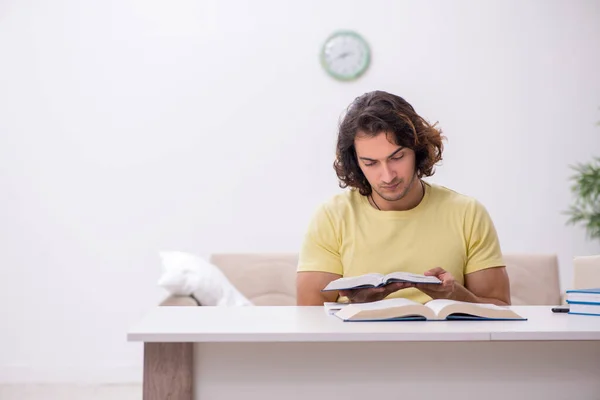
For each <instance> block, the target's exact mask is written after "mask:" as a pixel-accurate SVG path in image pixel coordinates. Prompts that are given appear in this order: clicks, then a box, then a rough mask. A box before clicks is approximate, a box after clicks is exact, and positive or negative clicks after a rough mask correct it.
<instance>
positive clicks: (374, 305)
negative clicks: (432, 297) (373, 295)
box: [350, 298, 421, 310]
mask: <svg viewBox="0 0 600 400" xmlns="http://www.w3.org/2000/svg"><path fill="white" fill-rule="evenodd" d="M414 305H418V306H420V305H421V303H417V302H416V301H412V300H409V299H402V298H394V299H383V300H379V301H372V302H370V303H352V304H351V305H350V306H352V308H353V309H360V310H382V309H385V308H390V307H401V306H414Z"/></svg>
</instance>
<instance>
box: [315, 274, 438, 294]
mask: <svg viewBox="0 0 600 400" xmlns="http://www.w3.org/2000/svg"><path fill="white" fill-rule="evenodd" d="M393 282H411V283H433V284H440V283H442V281H440V280H439V279H438V278H436V277H435V276H425V275H419V274H412V273H410V272H392V273H390V274H387V275H383V274H365V275H360V276H350V277H346V278H339V279H336V280H334V281H331V282H329V284H328V285H327V286H325V287H324V288H323V289H322V290H321V291H322V292H328V291H331V290H345V289H361V288H369V287H380V286H385V285H388V284H390V283H393Z"/></svg>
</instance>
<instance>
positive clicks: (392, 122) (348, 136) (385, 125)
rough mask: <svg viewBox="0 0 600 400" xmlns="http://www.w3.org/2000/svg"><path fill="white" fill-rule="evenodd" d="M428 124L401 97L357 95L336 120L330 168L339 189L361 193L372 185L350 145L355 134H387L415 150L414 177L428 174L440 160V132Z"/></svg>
mask: <svg viewBox="0 0 600 400" xmlns="http://www.w3.org/2000/svg"><path fill="white" fill-rule="evenodd" d="M435 125H436V124H433V125H431V124H429V123H428V122H427V121H425V120H424V119H423V118H422V117H421V116H419V115H418V114H417V113H416V112H415V109H414V108H413V107H412V106H411V105H410V104H409V103H408V102H407V101H406V100H404V99H403V98H402V97H399V96H396V95H393V94H390V93H387V92H383V91H374V92H369V93H365V94H364V95H362V96H360V97H357V98H356V99H355V100H354V102H352V104H350V106H349V107H348V109H347V112H346V115H345V116H344V119H343V120H342V122H341V123H340V126H339V131H338V139H337V145H336V159H335V161H334V163H333V167H334V169H335V172H336V174H337V176H338V179H339V181H340V182H339V184H340V187H341V188H346V187H352V188H356V189H358V190H359V192H360V194H362V195H363V196H368V195H370V194H371V193H372V188H371V185H370V184H369V182H368V181H367V178H366V177H365V175H364V174H363V172H362V170H361V169H360V166H359V165H358V160H357V156H356V149H355V148H354V138H355V137H356V135H357V134H358V133H361V134H362V135H368V136H376V135H378V134H380V133H383V132H385V133H391V134H393V137H394V139H395V143H396V144H397V145H398V146H402V147H406V148H410V149H412V150H413V151H414V152H415V164H416V165H415V168H416V170H417V176H418V177H419V178H422V177H423V176H432V175H433V174H434V173H435V171H434V165H435V164H436V163H438V162H439V161H441V160H442V152H443V150H444V146H443V144H442V141H443V140H444V139H445V137H444V136H442V131H441V129H439V128H436V127H435Z"/></svg>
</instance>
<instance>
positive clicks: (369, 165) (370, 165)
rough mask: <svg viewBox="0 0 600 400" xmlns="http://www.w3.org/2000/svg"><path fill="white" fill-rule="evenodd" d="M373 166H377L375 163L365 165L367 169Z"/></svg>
mask: <svg viewBox="0 0 600 400" xmlns="http://www.w3.org/2000/svg"><path fill="white" fill-rule="evenodd" d="M373 165H375V163H374V162H372V163H365V167H372V166H373Z"/></svg>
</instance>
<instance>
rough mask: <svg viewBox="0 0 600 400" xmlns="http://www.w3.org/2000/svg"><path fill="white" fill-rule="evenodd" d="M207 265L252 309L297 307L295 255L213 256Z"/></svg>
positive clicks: (296, 257) (251, 254)
mask: <svg viewBox="0 0 600 400" xmlns="http://www.w3.org/2000/svg"><path fill="white" fill-rule="evenodd" d="M210 261H211V263H212V264H214V265H216V266H218V267H219V268H220V269H221V271H223V273H224V274H225V276H226V277H227V278H228V279H229V281H230V282H231V283H232V284H233V285H234V286H235V287H236V288H238V290H239V291H240V292H242V294H243V295H244V296H246V298H248V299H249V300H250V301H251V302H252V303H253V304H254V305H257V306H262V305H269V306H295V305H296V266H297V264H298V255H297V254H287V253H281V254H278V253H274V254H271V253H265V254H260V253H255V254H253V253H249V254H243V253H240V254H235V253H234V254H230V253H222V254H219V253H216V254H212V255H211V258H210Z"/></svg>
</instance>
